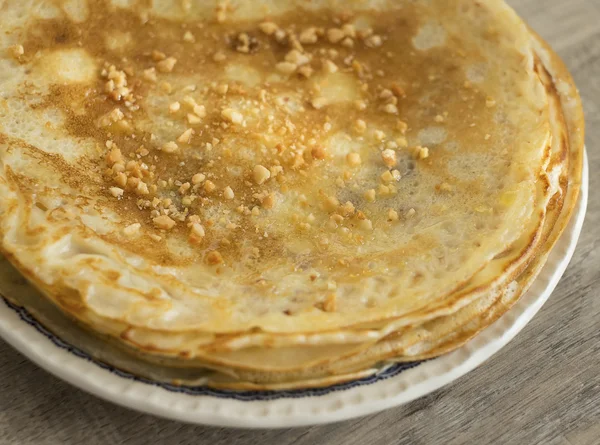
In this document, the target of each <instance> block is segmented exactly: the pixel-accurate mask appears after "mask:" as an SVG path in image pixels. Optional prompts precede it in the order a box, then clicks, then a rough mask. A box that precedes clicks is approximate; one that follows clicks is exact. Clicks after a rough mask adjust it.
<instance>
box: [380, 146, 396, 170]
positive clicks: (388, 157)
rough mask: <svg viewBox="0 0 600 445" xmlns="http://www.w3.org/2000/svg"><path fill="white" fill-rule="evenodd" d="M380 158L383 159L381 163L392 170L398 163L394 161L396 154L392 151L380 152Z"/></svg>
mask: <svg viewBox="0 0 600 445" xmlns="http://www.w3.org/2000/svg"><path fill="white" fill-rule="evenodd" d="M381 158H382V159H383V163H384V164H385V165H386V166H387V167H388V168H392V167H394V166H395V165H396V163H397V162H398V161H397V159H396V152H395V151H394V150H390V149H385V150H383V151H382V152H381Z"/></svg>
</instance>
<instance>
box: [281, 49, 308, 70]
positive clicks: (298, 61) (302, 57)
mask: <svg viewBox="0 0 600 445" xmlns="http://www.w3.org/2000/svg"><path fill="white" fill-rule="evenodd" d="M285 61H286V62H290V63H293V64H294V65H296V66H302V65H306V64H307V63H308V62H310V56H308V55H306V54H303V53H301V52H300V51H298V50H296V49H293V50H291V51H290V52H289V53H287V54H286V55H285Z"/></svg>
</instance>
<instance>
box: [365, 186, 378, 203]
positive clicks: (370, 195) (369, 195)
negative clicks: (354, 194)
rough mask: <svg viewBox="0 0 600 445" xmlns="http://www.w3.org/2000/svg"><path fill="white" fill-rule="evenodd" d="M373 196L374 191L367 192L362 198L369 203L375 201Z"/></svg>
mask: <svg viewBox="0 0 600 445" xmlns="http://www.w3.org/2000/svg"><path fill="white" fill-rule="evenodd" d="M375 196H376V194H375V190H374V189H370V190H367V191H366V192H365V194H364V198H365V199H366V200H367V201H369V202H373V201H375Z"/></svg>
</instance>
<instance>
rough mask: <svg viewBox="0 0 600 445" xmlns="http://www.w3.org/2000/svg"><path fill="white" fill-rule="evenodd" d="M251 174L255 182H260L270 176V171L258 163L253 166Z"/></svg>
mask: <svg viewBox="0 0 600 445" xmlns="http://www.w3.org/2000/svg"><path fill="white" fill-rule="evenodd" d="M253 176H254V181H255V182H256V183H257V184H262V183H263V182H265V181H266V180H267V179H269V178H270V177H271V172H270V171H269V170H268V169H267V168H266V167H263V166H262V165H260V164H259V165H255V166H254V171H253Z"/></svg>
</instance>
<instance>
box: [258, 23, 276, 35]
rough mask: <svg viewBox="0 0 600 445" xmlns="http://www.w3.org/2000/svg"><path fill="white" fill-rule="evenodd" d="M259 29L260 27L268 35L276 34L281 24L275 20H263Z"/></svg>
mask: <svg viewBox="0 0 600 445" xmlns="http://www.w3.org/2000/svg"><path fill="white" fill-rule="evenodd" d="M258 29H260V30H261V31H262V32H263V33H265V34H266V35H268V36H271V35H273V34H275V31H277V30H278V29H279V26H277V25H276V24H275V23H273V22H262V23H261V24H260V25H258Z"/></svg>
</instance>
